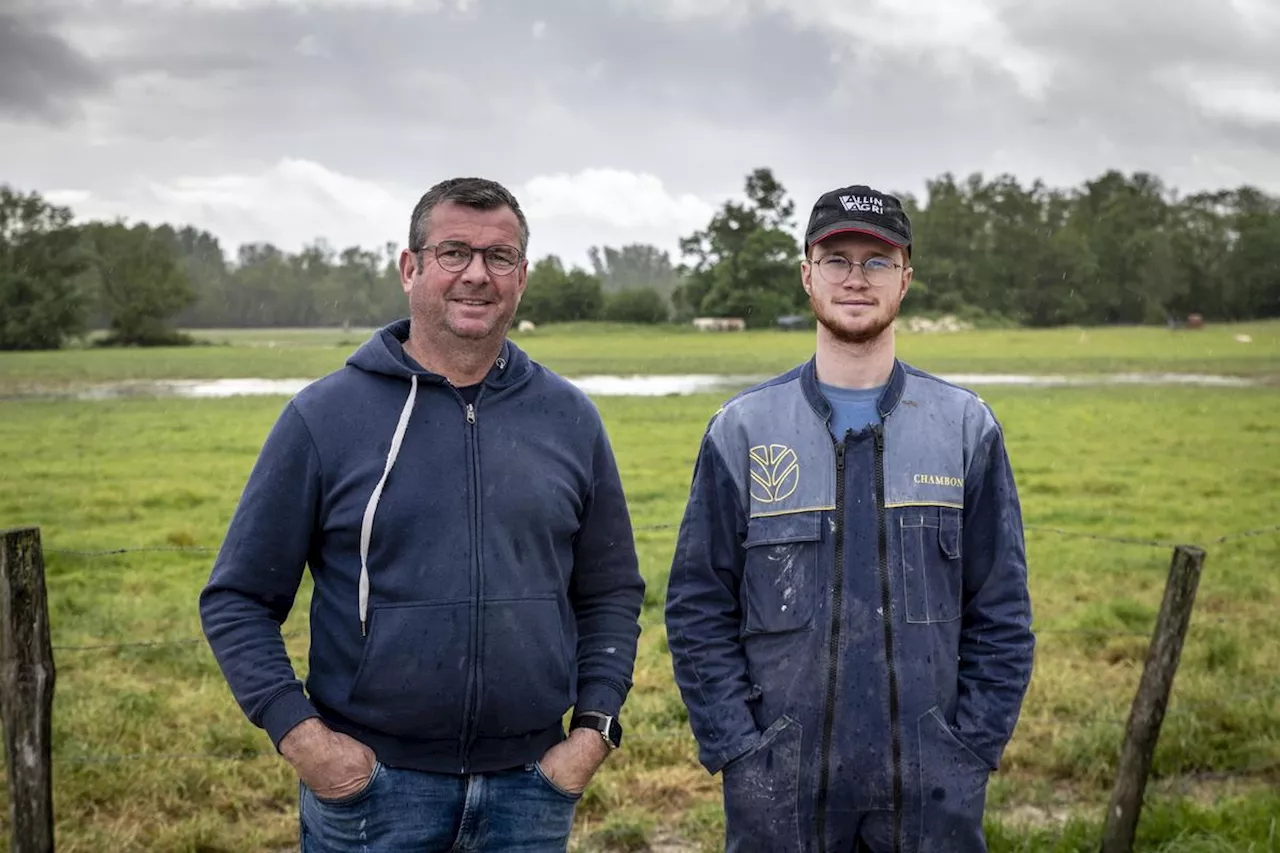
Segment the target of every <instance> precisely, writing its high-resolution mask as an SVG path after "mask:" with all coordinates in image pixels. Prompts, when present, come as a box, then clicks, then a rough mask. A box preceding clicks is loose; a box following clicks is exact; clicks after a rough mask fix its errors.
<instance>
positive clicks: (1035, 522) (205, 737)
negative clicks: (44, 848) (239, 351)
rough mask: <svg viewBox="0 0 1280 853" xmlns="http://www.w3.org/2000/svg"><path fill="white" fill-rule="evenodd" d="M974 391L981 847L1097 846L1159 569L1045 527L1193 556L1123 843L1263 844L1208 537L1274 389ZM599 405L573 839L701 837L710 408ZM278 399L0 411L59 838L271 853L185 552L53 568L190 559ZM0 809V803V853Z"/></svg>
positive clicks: (1268, 813) (1247, 635)
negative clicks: (698, 496) (604, 624)
mask: <svg viewBox="0 0 1280 853" xmlns="http://www.w3.org/2000/svg"><path fill="white" fill-rule="evenodd" d="M691 337H693V339H695V340H697V339H698V338H697V337H696V336H691ZM663 340H664V341H665V340H667V339H665V338H664V339H663ZM952 340H955V339H952ZM1255 340H1257V339H1256V338H1255ZM664 345H665V344H664ZM301 349H302V350H303V351H304V353H305V350H306V347H302V348H301ZM229 351H234V348H232V349H230V350H229ZM295 354H296V353H295ZM97 356H98V353H94V355H93V357H95V358H96V357H97ZM80 357H81V359H82V363H83V359H85V358H86V354H84V353H81V356H80ZM305 358H306V356H305V354H304V355H303V360H304V361H305ZM295 364H296V362H295ZM964 369H970V368H967V367H966V368H964ZM287 375H299V372H298V371H294V370H292V369H290V372H289V373H288V374H287ZM984 397H986V399H987V400H988V401H989V402H990V403H991V404H992V405H993V406H994V407H995V409H996V411H997V413H998V415H999V416H1000V417H1001V419H1002V421H1003V423H1004V426H1005V430H1006V433H1007V437H1008V441H1009V445H1010V448H1011V454H1012V457H1013V460H1014V464H1015V468H1016V471H1017V475H1018V477H1019V481H1020V483H1021V487H1022V498H1023V504H1024V511H1025V516H1026V521H1027V524H1028V525H1029V527H1030V530H1029V532H1028V547H1029V552H1030V561H1031V575H1032V584H1033V595H1034V601H1035V608H1036V624H1037V628H1038V630H1039V632H1040V637H1041V639H1040V648H1039V654H1038V660H1037V668H1036V674H1035V678H1034V680H1033V685H1032V688H1031V692H1030V695H1029V697H1028V701H1027V705H1026V708H1025V711H1024V715H1023V719H1022V723H1021V725H1020V727H1019V729H1018V732H1017V735H1016V736H1015V739H1014V742H1013V744H1012V745H1011V746H1010V749H1009V752H1008V754H1007V758H1006V762H1005V765H1004V767H1003V768H1002V771H1001V772H1000V773H999V774H997V776H996V777H995V779H994V781H993V785H992V789H991V809H990V810H989V825H990V832H991V849H992V850H993V851H1006V853H1008V852H1009V851H1026V852H1027V853H1042V851H1055V853H1059V852H1060V853H1068V851H1069V852H1070V853H1076V851H1079V853H1084V851H1086V850H1087V851H1093V850H1096V845H1097V832H1098V825H1099V821H1100V818H1101V816H1102V812H1103V808H1104V807H1105V802H1106V797H1107V794H1108V792H1109V789H1110V784H1111V779H1112V774H1113V772H1114V768H1115V762H1116V756H1117V754H1118V750H1119V745H1120V742H1121V737H1122V734H1123V728H1124V721H1125V716H1126V714H1127V709H1128V703H1129V701H1130V699H1131V698H1132V693H1133V690H1134V687H1135V685H1136V683H1137V679H1138V676H1139V674H1140V672H1141V668H1142V663H1143V658H1144V655H1145V650H1146V644H1145V635H1146V633H1147V632H1148V631H1149V630H1150V627H1151V625H1152V623H1153V622H1154V619H1155V614H1156V611H1157V609H1158V607H1159V602H1160V598H1161V594H1162V590H1163V584H1164V580H1165V576H1166V573H1167V571H1168V565H1169V559H1170V549H1169V547H1167V546H1166V545H1163V544H1162V545H1158V546H1157V545H1153V546H1148V545H1141V544H1121V543H1116V542H1110V541H1103V540H1100V539H1090V538H1085V537H1079V536H1068V535H1062V534H1061V533H1058V532H1055V531H1056V530H1065V531H1074V532H1082V533H1089V534H1094V535H1097V536H1104V537H1125V538H1133V539H1138V540H1161V541H1162V542H1174V541H1176V542H1192V543H1198V544H1201V545H1203V546H1204V547H1205V548H1206V549H1207V551H1208V558H1207V561H1206V565H1205V574H1204V577H1203V580H1202V582H1201V585H1200V591H1199V597H1198V599H1197V607H1196V611H1195V615H1194V617H1193V620H1192V626H1191V633H1190V637H1189V639H1188V641H1187V646H1186V649H1185V651H1184V654H1183V662H1182V668H1181V670H1180V672H1179V675H1178V680H1177V682H1176V685H1175V690H1174V696H1173V701H1172V703H1171V707H1170V710H1169V716H1168V718H1167V720H1166V723H1165V727H1164V731H1163V734H1162V737H1161V741H1160V745H1159V748H1158V750H1157V752H1156V756H1155V768H1154V778H1153V779H1152V782H1151V785H1150V787H1149V800H1148V807H1147V810H1146V812H1144V817H1143V822H1142V826H1141V834H1140V840H1139V847H1138V849H1139V850H1142V851H1148V853H1155V851H1159V853H1211V852H1212V853H1217V851H1227V850H1232V851H1237V850H1238V851H1259V853H1261V851H1275V850H1277V849H1278V848H1277V843H1278V836H1277V828H1276V816H1277V815H1280V794H1278V793H1277V791H1280V714H1278V713H1277V709H1278V708H1280V640H1277V639H1276V638H1275V633H1274V630H1273V629H1272V623H1273V620H1274V612H1275V604H1276V602H1277V600H1280V575H1277V574H1276V572H1275V570H1274V569H1275V566H1276V565H1277V563H1280V534H1275V533H1271V534H1268V535H1258V536H1253V537H1245V538H1238V539H1232V540H1229V541H1227V542H1222V543H1218V542H1215V541H1214V540H1215V539H1216V538H1217V537H1219V536H1221V535H1222V534H1225V533H1229V532H1232V531H1243V530H1249V529H1255V528H1265V527H1268V526H1271V525H1274V524H1276V521H1277V519H1276V517H1275V510H1274V496H1275V495H1277V494H1280V430H1277V429H1276V428H1275V426H1274V425H1275V424H1276V423H1277V422H1280V419H1278V418H1277V415H1280V391H1277V390H1274V389H1268V388H1258V389H1198V390H1197V389H1184V388H1183V389H1180V388H1126V389H1117V388H1113V389H1083V388H1072V389H1054V390H1033V389H999V390H992V391H990V392H988V393H984ZM599 402H600V406H601V410H602V412H603V413H604V416H605V418H606V420H607V423H608V425H609V428H610V432H611V435H612V437H613V441H614V445H615V448H616V450H617V452H618V456H619V461H620V464H621V467H622V472H623V477H624V480H625V484H626V488H627V493H628V496H629V499H630V502H631V509H632V513H633V518H634V521H635V523H636V525H637V526H638V528H639V530H638V533H637V537H638V542H639V547H640V555H641V566H642V570H643V572H644V574H645V576H646V578H647V579H648V583H649V590H648V593H647V596H646V606H645V609H644V613H643V616H642V619H643V627H644V630H643V634H642V638H641V645H640V652H639V657H638V661H637V671H636V686H635V690H634V692H633V693H632V695H631V698H630V700H629V702H628V704H627V709H626V718H627V720H628V734H627V747H626V748H625V749H624V750H622V751H621V752H619V753H617V754H616V755H615V756H614V757H613V758H612V759H611V760H610V761H609V763H608V764H607V765H606V767H605V768H604V770H603V771H602V773H601V775H600V776H599V777H597V779H596V781H595V782H594V784H593V785H592V786H591V788H590V789H589V790H588V793H587V795H586V796H585V797H584V799H583V802H582V805H581V808H580V814H579V822H578V828H577V833H576V837H575V844H576V845H577V846H579V847H580V848H581V849H583V850H593V851H606V850H609V851H613V850H645V849H655V850H667V851H676V850H706V851H711V850H715V849H719V846H718V845H719V844H720V832H721V815H720V808H719V779H718V778H713V777H710V776H708V775H707V774H706V773H705V772H704V771H703V770H702V769H701V768H700V767H699V766H698V765H697V764H696V762H695V760H694V749H693V744H692V741H691V739H690V737H689V734H688V730H687V718H686V714H685V711H684V708H683V706H682V704H681V702H680V700H679V697H678V695H677V693H676V691H675V689H674V687H673V685H672V681H671V673H670V661H669V658H668V655H667V649H666V641H665V633H664V631H663V626H662V601H663V596H664V593H665V585H666V581H665V578H666V573H667V569H668V566H669V560H670V556H671V553H672V549H673V545H674V537H675V528H674V525H675V523H677V522H678V520H679V517H680V512H681V509H682V507H683V505H684V500H685V496H686V494H687V488H688V482H689V475H690V466H691V464H692V461H693V457H694V454H695V452H696V449H697V444H698V439H699V437H700V436H701V434H702V430H703V428H704V426H705V424H706V420H707V418H708V417H709V416H710V414H711V413H712V412H713V411H714V409H715V407H716V406H717V405H718V403H719V402H720V398H719V397H718V396H710V395H706V396H698V397H684V398H663V399H657V400H654V399H626V398H604V399H601V400H600V401H599ZM282 403H283V400H282V399H279V398H274V399H272V398H253V399H231V400H196V401H177V400H124V401H109V402H99V403H74V402H47V401H23V402H14V401H10V402H0V526H6V527H7V526H17V525H20V524H38V525H40V526H41V530H42V536H43V540H44V546H45V548H46V550H47V557H46V559H47V572H48V583H49V599H50V608H51V620H52V625H53V632H54V642H55V645H56V646H57V651H56V652H55V656H56V661H57V667H58V681H57V695H56V700H55V713H54V754H55V773H54V787H55V808H56V814H57V821H58V827H57V831H58V843H59V850H62V851H68V852H69V853H75V851H97V850H108V849H109V850H113V851H144V850H146V851H153V850H154V851H230V850H237V851H238V850H268V851H270V850H284V849H288V848H290V847H291V846H293V847H296V821H297V818H296V780H295V779H294V778H293V777H292V775H291V773H290V771H289V769H288V767H287V766H286V765H285V764H284V763H283V762H282V761H281V760H280V759H279V758H277V757H276V756H274V755H273V754H271V748H270V744H269V742H268V741H267V739H266V737H265V735H263V734H262V733H261V732H260V731H258V730H256V729H253V728H252V727H251V726H249V725H248V723H246V722H245V720H244V718H243V716H242V715H241V713H240V711H239V709H238V708H237V707H236V705H235V703H234V702H233V701H232V699H231V696H230V694H229V692H228V690H227V688H226V686H225V683H224V682H223V681H222V678H221V675H220V674H219V672H218V669H217V666H216V664H215V663H214V661H213V658H212V655H211V654H210V653H209V652H208V649H207V648H206V647H205V645H204V644H203V643H202V642H201V641H200V640H199V623H198V617H197V613H196V595H197V593H198V591H199V589H200V587H201V585H202V584H203V583H204V581H205V579H206V577H207V574H208V569H209V564H210V562H211V560H212V554H211V553H210V552H207V551H199V550H156V551H130V552H128V553H124V554H100V553H93V554H83V553H75V552H77V551H91V552H99V551H104V550H112V549H116V548H158V549H183V548H187V549H189V548H199V547H214V546H216V545H217V543H218V541H219V540H220V537H221V536H222V534H223V532H224V531H225V526H226V523H227V521H228V519H229V517H230V513H231V511H232V509H233V507H234V504H235V501H236V498H237V497H238V495H239V492H240V489H241V487H242V486H243V482H244V477H245V476H246V475H247V473H248V471H249V468H250V466H251V465H252V464H253V460H254V457H255V456H256V454H257V451H258V448H259V446H260V444H261V441H262V439H263V437H264V436H265V434H266V431H267V429H268V428H269V427H270V425H271V422H272V421H273V420H274V418H275V417H276V415H277V413H278V412H279V410H280V407H281V405H282ZM308 599H309V586H307V585H304V589H303V591H302V593H301V594H300V596H299V599H298V603H297V605H296V606H295V610H294V614H293V616H292V617H291V619H290V621H289V623H288V624H287V625H286V630H287V631H289V632H290V637H289V640H288V643H289V648H290V651H291V654H292V656H293V660H294V664H295V666H296V667H297V668H298V670H299V672H300V673H302V672H304V671H305V667H306V651H307V641H306V604H307V601H308ZM115 643H142V645H126V646H121V647H116V646H113V645H112V644H115ZM103 646H107V647H106V648H103ZM0 784H2V783H0ZM0 790H3V789H2V787H0ZM4 799H5V796H4V794H0V801H3V800H4ZM7 820H8V815H7V809H4V810H0V847H3V846H6V845H7V844H8V837H7V835H6V830H7Z"/></svg>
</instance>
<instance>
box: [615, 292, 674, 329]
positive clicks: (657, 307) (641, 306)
mask: <svg viewBox="0 0 1280 853" xmlns="http://www.w3.org/2000/svg"><path fill="white" fill-rule="evenodd" d="M668 313H669V312H668V308H667V301H666V300H665V299H663V298H662V294H660V293H658V291H657V290H655V289H654V288H652V287H633V288H630V289H629V290H621V291H618V292H617V293H610V294H608V295H606V296H605V300H604V311H603V313H602V317H603V319H605V320H608V321H610V322H612V323H665V322H666V321H667V317H668Z"/></svg>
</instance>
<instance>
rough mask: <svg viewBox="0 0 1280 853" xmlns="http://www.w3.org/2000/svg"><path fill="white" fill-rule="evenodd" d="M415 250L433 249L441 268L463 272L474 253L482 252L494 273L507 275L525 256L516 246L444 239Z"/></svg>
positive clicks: (487, 264) (485, 262)
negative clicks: (488, 244)
mask: <svg viewBox="0 0 1280 853" xmlns="http://www.w3.org/2000/svg"><path fill="white" fill-rule="evenodd" d="M413 251H414V252H415V253H416V252H427V251H432V252H433V255H434V257H435V259H436V263H438V264H439V265H440V268H441V269H443V270H448V271H449V272H462V271H463V270H465V269H466V268H467V267H468V266H470V265H471V258H472V257H473V255H474V253H476V252H480V253H481V254H482V255H483V256H484V265H485V266H486V267H487V268H488V269H489V272H491V273H493V274H494V275H507V274H508V273H510V272H511V271H512V270H514V269H515V268H516V267H517V266H518V265H519V264H520V259H521V258H523V257H524V253H523V252H521V251H520V250H519V249H517V248H516V247H515V246H503V245H499V246H470V245H468V244H466V243H463V242H462V241H460V240H442V241H440V242H439V243H435V244H433V245H428V246H420V247H419V248H417V249H414V250H413Z"/></svg>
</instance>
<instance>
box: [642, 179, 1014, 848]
mask: <svg viewBox="0 0 1280 853" xmlns="http://www.w3.org/2000/svg"><path fill="white" fill-rule="evenodd" d="M804 248H805V259H804V261H803V262H802V264H801V281H802V283H803V285H804V289H805V292H806V293H808V294H809V300H810V304H811V305H812V306H813V310H814V313H815V314H816V315H817V318H818V331H817V348H816V353H815V355H814V357H813V358H812V359H811V360H809V361H808V362H807V363H805V364H803V365H800V366H798V367H796V368H794V369H793V370H791V371H789V372H787V373H785V374H782V375H781V376H778V377H775V378H774V379H772V380H770V381H768V382H765V383H763V384H761V385H759V386H756V387H755V388H752V389H749V390H747V391H745V392H743V393H742V394H740V395H738V396H737V397H735V398H734V399H732V400H731V401H729V402H728V403H727V404H726V405H725V406H724V407H723V408H722V409H721V410H720V411H719V412H717V413H716V415H715V416H714V417H713V418H712V420H711V423H710V425H709V426H708V429H707V432H706V435H705V436H704V438H703V441H702V445H701V449H700V451H699V455H698V459H697V463H696V466H695V469H694V474H693V482H692V487H691V494H690V499H689V503H688V506H687V509H686V513H685V517H684V521H683V524H682V527H681V530H680V535H679V539H678V542H677V547H676V552H675V558H674V561H673V564H672V570H671V580H670V588H669V592H668V598H667V632H668V642H669V645H670V648H671V654H672V659H673V665H674V668H675V676H676V681H677V683H678V684H679V687H680V690H681V693H682V696H683V698H684V701H685V703H686V705H687V706H688V709H689V720H690V724H691V726H692V729H693V732H694V735H695V736H696V738H697V740H698V744H699V757H700V760H701V761H702V763H703V765H704V766H705V767H706V768H707V770H708V771H710V772H711V773H716V772H718V771H722V776H723V784H724V803H725V817H726V835H727V849H728V850H729V851H747V850H759V851H775V852H776V851H794V850H804V851H832V853H835V851H840V853H845V851H852V850H854V849H863V850H870V851H872V852H873V853H916V851H939V852H940V851H947V852H948V853H977V851H983V850H985V849H986V846H985V841H984V839H983V833H982V814H983V810H984V806H985V794H986V785H987V778H988V774H989V773H990V772H991V771H993V770H994V769H995V768H996V767H997V765H998V764H999V761H1000V757H1001V754H1002V752H1003V750H1004V748H1005V745H1006V744H1007V743H1008V741H1009V738H1010V736H1011V735H1012V733H1013V729H1014V725H1015V723H1016V721H1017V718H1018V714H1019V710H1020V707H1021V704H1022V700H1023V697H1024V695H1025V692H1026V689H1027V686H1028V682H1029V679H1030V676H1031V668H1032V651H1033V648H1034V638H1033V635H1032V632H1031V610H1030V602H1029V596H1028V593H1027V567H1026V559H1025V554H1024V547H1023V535H1022V521H1021V511H1020V507H1019V503H1018V496H1017V491H1016V489H1015V486H1014V480H1013V475H1012V473H1011V471H1010V467H1009V460H1008V458H1007V457H1006V454H1005V447H1004V439H1003V436H1002V434H1001V428H1000V426H999V424H998V423H997V421H996V419H995V417H994V415H993V414H992V413H991V411H990V409H988V408H987V406H986V405H985V404H984V403H983V402H982V400H980V399H979V398H978V397H977V396H976V395H974V394H973V393H971V392H969V391H966V390H964V389H961V388H957V387H955V386H953V385H950V384H947V383H945V382H942V381H941V380H939V379H936V378H934V377H933V376H930V375H929V374H927V373H924V372H923V371H920V370H917V369H915V368H913V367H909V366H907V365H906V364H904V363H902V362H901V361H899V360H898V359H897V358H896V356H895V354H894V338H893V320H894V318H895V317H896V316H897V314H898V310H899V307H900V306H901V304H902V298H903V296H904V295H905V294H906V292H907V288H908V287H909V286H910V283H911V274H912V271H911V265H910V264H911V225H910V222H909V221H908V218H907V216H906V214H905V213H904V212H903V210H902V207H901V205H900V203H899V202H898V200H897V199H896V198H894V197H892V196H890V195H886V194H884V193H881V192H878V191H876V190H874V189H871V188H869V187H866V186H851V187H846V188H843V189H838V190H833V191H831V192H828V193H826V194H825V195H823V196H822V197H821V198H819V199H818V201H817V203H816V204H815V205H814V207H813V211H812V214H811V216H810V219H809V225H808V229H807V231H806V235H805V246H804Z"/></svg>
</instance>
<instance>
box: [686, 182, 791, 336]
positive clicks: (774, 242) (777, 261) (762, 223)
mask: <svg viewBox="0 0 1280 853" xmlns="http://www.w3.org/2000/svg"><path fill="white" fill-rule="evenodd" d="M746 197H747V201H746V203H745V204H740V203H738V202H734V201H729V202H725V204H724V206H723V207H722V208H721V210H720V212H719V213H717V214H716V215H715V216H713V217H712V219H711V222H710V223H709V224H708V225H707V227H706V228H705V229H704V230H702V231H698V232H696V233H694V234H692V235H691V236H689V237H685V238H684V239H682V240H681V241H680V249H681V251H682V252H683V253H684V255H685V256H686V257H692V258H693V263H692V264H691V265H690V266H689V267H688V268H687V269H688V272H687V274H686V276H685V280H684V283H683V284H681V285H680V287H679V288H677V290H676V292H675V294H674V295H673V301H674V303H675V305H676V309H677V312H678V313H679V314H680V315H682V316H686V317H687V316H690V315H697V314H702V315H707V316H714V317H734V316H737V317H742V318H744V319H745V320H746V322H747V325H749V326H772V325H773V324H774V323H775V321H776V320H777V318H778V317H779V316H781V315H783V314H789V313H792V312H793V311H796V310H800V309H801V308H802V307H803V306H804V305H805V302H806V297H805V293H804V289H803V288H802V287H801V286H800V273H799V262H800V247H799V245H798V244H797V243H796V240H795V238H794V237H792V236H791V233H790V231H789V230H788V229H789V228H791V227H792V226H793V225H794V222H793V221H792V215H793V213H794V211H795V205H794V204H793V203H792V202H791V201H790V200H789V199H788V198H787V196H786V192H785V190H784V189H783V187H782V184H780V183H779V182H778V181H777V179H776V178H774V176H773V173H772V172H771V171H770V170H769V169H756V170H755V171H753V172H752V173H751V174H750V175H748V176H747V179H746Z"/></svg>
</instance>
